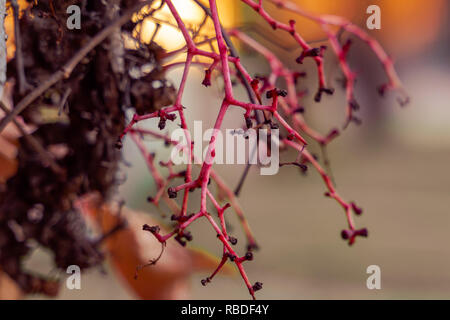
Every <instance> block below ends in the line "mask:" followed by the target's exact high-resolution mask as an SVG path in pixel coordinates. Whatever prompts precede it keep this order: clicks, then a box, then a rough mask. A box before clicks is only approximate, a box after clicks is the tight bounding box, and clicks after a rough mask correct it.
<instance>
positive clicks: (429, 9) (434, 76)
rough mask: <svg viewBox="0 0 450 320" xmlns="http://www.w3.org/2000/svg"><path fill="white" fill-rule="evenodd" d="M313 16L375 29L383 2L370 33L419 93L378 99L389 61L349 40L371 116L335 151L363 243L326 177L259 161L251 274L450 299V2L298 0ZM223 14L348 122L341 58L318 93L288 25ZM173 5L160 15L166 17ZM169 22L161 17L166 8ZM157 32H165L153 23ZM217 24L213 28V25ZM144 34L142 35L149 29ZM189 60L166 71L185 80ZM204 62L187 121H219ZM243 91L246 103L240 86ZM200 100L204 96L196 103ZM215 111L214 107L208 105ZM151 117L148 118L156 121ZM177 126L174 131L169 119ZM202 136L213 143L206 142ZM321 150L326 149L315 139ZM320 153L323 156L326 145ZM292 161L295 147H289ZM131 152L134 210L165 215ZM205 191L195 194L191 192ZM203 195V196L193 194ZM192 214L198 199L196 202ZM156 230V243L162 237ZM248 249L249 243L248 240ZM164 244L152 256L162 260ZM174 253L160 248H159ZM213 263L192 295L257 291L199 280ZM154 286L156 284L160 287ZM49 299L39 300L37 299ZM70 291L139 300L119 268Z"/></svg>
mask: <svg viewBox="0 0 450 320" xmlns="http://www.w3.org/2000/svg"><path fill="white" fill-rule="evenodd" d="M293 2H295V3H297V4H298V5H300V6H302V7H303V8H305V9H308V10H310V11H313V12H317V13H327V14H337V15H341V16H344V17H346V18H348V19H350V20H351V21H353V22H354V23H356V24H357V25H359V26H361V27H363V28H365V23H366V19H367V17H368V16H369V15H368V14H366V8H367V7H368V6H369V5H371V4H377V5H378V6H379V7H380V8H381V30H373V31H368V32H369V33H370V34H371V35H372V36H373V37H375V38H376V39H377V40H379V41H380V42H381V44H382V46H383V47H384V48H385V49H386V51H387V52H388V53H389V54H391V55H392V57H393V58H394V60H395V65H396V69H397V71H398V73H399V75H400V78H401V80H402V81H403V83H404V86H405V88H406V90H407V92H408V93H409V95H410V97H411V103H410V104H409V105H408V106H406V107H404V108H401V107H400V106H399V105H398V104H397V103H396V101H395V98H396V95H395V92H391V93H389V94H388V95H387V96H386V97H384V98H381V97H379V95H378V94H377V91H376V87H377V86H378V85H380V84H382V83H383V82H384V81H385V76H384V73H383V70H382V68H381V66H380V64H379V62H378V60H377V59H376V57H375V56H374V55H373V53H372V52H371V51H370V50H369V49H368V48H367V47H366V46H365V45H364V44H362V43H360V42H359V41H355V42H354V46H352V48H351V51H350V55H349V61H350V64H351V67H352V69H353V70H354V71H356V72H357V73H358V82H357V85H356V98H357V100H358V101H359V104H360V105H361V108H362V110H361V111H360V112H359V115H360V116H361V118H362V120H363V124H362V125H361V126H355V125H351V126H350V127H349V128H348V129H347V130H346V131H345V132H344V133H343V134H342V135H341V136H340V137H339V138H338V139H336V140H335V141H333V143H331V144H330V146H329V148H328V153H329V157H330V160H331V167H332V169H333V174H334V178H335V180H336V183H337V187H338V190H339V192H340V193H341V195H342V196H343V197H344V198H345V199H349V200H355V201H357V203H358V204H359V205H361V206H362V207H363V209H364V213H363V215H362V216H361V217H356V224H357V226H359V227H367V228H368V230H369V237H368V238H367V239H358V240H359V241H357V242H356V244H355V245H354V246H352V247H349V246H348V245H347V244H346V242H344V241H343V240H341V238H340V231H341V230H342V229H343V228H345V227H346V222H345V217H344V215H343V212H342V210H341V208H340V207H338V205H337V204H336V203H335V202H334V201H332V200H329V199H327V198H325V197H324V196H323V193H324V192H325V191H326V190H325V186H324V184H323V182H322V180H321V179H320V177H319V175H318V174H317V173H316V172H314V170H310V171H309V173H308V175H307V176H306V177H304V176H302V175H301V174H300V172H299V171H298V170H297V169H296V168H295V167H283V168H281V169H280V171H279V173H278V174H277V175H275V176H261V175H259V170H258V169H257V168H252V169H251V171H250V174H249V176H248V179H247V180H246V182H245V184H244V187H243V190H242V193H241V195H240V197H239V199H240V203H241V205H242V207H243V209H244V212H245V214H246V216H247V218H248V220H249V223H250V226H251V228H252V230H253V232H254V234H255V236H256V239H257V242H258V244H259V245H260V250H259V251H257V252H256V253H255V259H254V261H253V262H251V263H247V264H246V265H245V267H246V270H247V272H248V275H249V277H250V279H251V281H252V282H254V281H260V282H262V283H263V284H264V288H263V290H261V291H260V292H258V295H257V297H258V298H260V299H448V298H450V248H449V245H448V244H449V243H450V241H449V240H450V232H449V228H450V209H449V208H450V173H449V165H450V90H449V89H450V33H449V30H450V26H449V22H448V21H449V14H450V5H449V3H448V1H445V0H434V1H433V2H429V1H425V0H395V1H392V0H390V1H389V0H384V1H379V0H374V1H361V0H342V1H332V0H293ZM174 3H175V5H176V6H177V8H179V10H180V13H181V15H182V17H183V18H184V19H186V20H187V21H190V22H191V23H192V24H195V23H200V22H201V20H202V12H201V11H199V9H198V8H197V7H196V5H195V4H193V3H190V1H185V0H178V1H175V0H174ZM266 8H267V10H268V11H269V12H270V14H272V15H273V16H274V17H276V18H277V19H279V20H281V21H283V22H287V21H288V20H289V19H291V18H294V19H296V20H297V30H298V31H299V32H300V33H301V34H302V35H303V36H304V37H305V39H307V40H308V41H310V42H318V43H321V41H322V40H323V39H324V34H323V33H322V32H321V31H320V29H319V28H318V27H317V26H316V25H315V24H313V23H311V22H309V21H307V20H305V19H302V18H299V17H296V16H295V15H293V14H291V13H287V12H283V11H280V10H278V9H276V8H275V7H274V6H272V5H270V4H267V5H266ZM219 12H220V13H221V19H222V22H223V23H224V24H225V26H226V27H236V28H240V29H242V30H243V31H246V32H247V33H248V34H249V35H251V36H252V37H253V38H254V39H256V40H257V41H259V42H260V43H262V44H263V45H265V46H266V47H268V48H269V49H270V50H272V51H273V52H274V53H275V54H276V55H277V56H278V57H279V58H280V59H281V60H282V61H283V62H286V64H287V65H288V66H289V67H291V68H293V69H295V70H299V71H306V72H307V74H308V77H307V78H306V79H304V80H302V81H301V84H300V86H301V87H303V88H304V89H305V90H307V92H308V94H307V95H306V96H305V97H304V98H303V100H302V101H303V105H304V106H305V109H306V113H305V117H306V119H307V120H308V121H309V124H310V125H311V126H312V127H314V128H317V129H318V130H319V131H320V132H322V133H326V132H328V131H329V129H331V128H332V127H336V126H337V127H341V126H342V124H343V123H344V120H345V119H344V117H345V98H344V93H343V91H342V90H341V89H339V85H338V82H337V81H336V80H337V79H338V78H339V77H340V70H339V66H338V65H337V61H336V58H335V57H334V56H333V54H332V52H331V50H328V51H329V52H327V54H326V59H325V61H326V74H327V75H328V82H329V85H330V86H333V87H336V88H337V90H336V94H335V95H333V96H331V97H324V99H323V101H322V102H321V103H319V104H317V103H315V102H314V101H313V96H314V93H315V90H316V79H315V68H314V65H313V63H311V61H308V62H305V64H304V65H301V66H300V65H296V64H295V57H297V56H298V55H299V54H300V50H299V49H298V48H297V47H296V46H295V43H294V42H293V41H292V40H291V39H290V38H289V36H288V35H286V34H284V33H282V32H273V31H272V30H271V28H268V27H267V26H266V25H265V23H264V22H263V21H261V20H260V19H259V18H258V17H257V16H256V15H255V14H254V12H253V11H251V10H249V9H248V8H245V7H244V6H242V5H240V4H239V1H229V0H222V1H219ZM164 14H166V18H168V16H167V11H163V12H162V13H161V15H164ZM162 18H164V17H162ZM144 28H145V30H146V32H148V34H149V35H151V34H152V33H153V32H152V30H153V29H154V28H155V27H154V23H153V22H151V21H149V22H148V25H147V26H144ZM211 32H212V31H211ZM143 34H144V35H143V36H145V32H144V33H143ZM155 41H156V42H157V43H159V44H160V45H161V46H163V47H165V48H168V49H175V48H178V47H180V45H181V44H182V39H181V35H180V34H179V33H178V32H177V31H176V30H175V29H173V28H171V27H168V26H167V27H166V26H164V27H163V28H162V29H161V30H160V32H159V33H158V36H157V37H156V38H155ZM236 44H237V45H238V48H239V51H240V55H241V58H242V60H243V64H244V65H245V66H246V67H248V69H249V71H250V73H251V74H264V73H267V72H268V71H269V67H268V65H267V63H266V61H265V60H264V59H262V58H261V57H260V56H258V55H257V54H255V53H254V52H252V51H251V50H250V49H248V48H247V47H246V46H244V45H239V44H238V43H237V41H236ZM181 71H182V69H174V70H173V71H171V72H170V74H169V77H170V79H172V81H173V82H174V83H175V85H178V83H179V81H180V75H181ZM203 75H204V73H203V70H202V69H192V72H191V73H190V78H189V82H188V86H187V88H186V92H185V95H184V98H183V104H184V105H185V106H186V107H187V108H188V110H190V111H189V113H188V121H189V123H190V125H192V122H193V121H194V120H199V119H201V120H203V121H204V123H203V126H204V128H205V127H206V126H207V125H208V127H212V125H213V121H214V119H215V117H216V115H217V112H218V108H219V105H220V101H221V98H222V96H221V83H220V82H217V83H215V84H213V86H212V88H205V87H203V86H202V85H201V81H202V79H203ZM237 92H240V98H241V99H243V100H246V96H245V94H244V92H242V91H239V90H238V91H237ZM199 97H201V99H199ZM205 110H207V111H205ZM239 121H240V122H242V115H241V111H240V110H237V111H234V112H231V113H230V114H229V115H227V118H226V121H225V123H224V126H225V127H227V128H237V123H240V122H239ZM156 125H157V122H152V121H149V122H148V123H146V124H143V125H142V127H145V126H149V127H155V126H156ZM169 129H170V128H169ZM147 145H148V146H149V147H150V148H157V149H161V150H160V151H159V152H158V153H157V156H158V158H157V159H159V160H166V159H167V156H168V151H167V149H164V148H163V146H162V145H161V144H160V143H158V142H148V143H147ZM204 145H206V144H204ZM312 148H313V150H315V151H316V152H319V149H318V148H316V146H312ZM319 154H320V153H319ZM283 157H285V159H289V158H291V159H292V158H293V157H295V154H285V155H283ZM124 158H125V160H126V161H127V162H129V163H130V164H131V166H130V167H126V166H124V167H123V168H122V171H123V174H124V175H126V177H127V181H126V182H125V183H124V184H123V185H122V186H121V187H120V191H119V195H120V197H121V198H123V199H125V200H126V203H127V206H128V207H130V208H133V209H136V210H141V211H145V212H148V213H150V214H153V215H154V217H155V219H158V220H161V221H167V218H163V217H161V215H160V213H158V212H157V210H155V208H154V207H152V206H151V205H149V204H148V203H147V202H146V198H147V196H148V195H149V194H154V192H155V190H156V187H155V185H154V183H153V180H152V178H151V177H150V175H149V173H148V171H147V169H146V166H145V163H144V161H143V160H142V157H141V155H140V154H139V152H138V150H137V148H136V147H135V146H134V145H133V144H132V143H131V142H130V141H128V140H126V141H125V144H124ZM243 169H244V166H242V165H216V170H217V171H218V172H219V173H220V174H221V175H222V176H223V177H224V178H225V180H226V182H227V183H228V184H229V186H230V187H232V188H234V187H235V186H236V184H237V183H238V180H239V178H240V176H241V173H242V171H243ZM196 197H198V195H197V194H196V193H195V194H194V195H193V199H195V198H196ZM192 202H193V203H195V201H194V200H193V201H192ZM192 210H195V207H193V208H192ZM228 217H229V221H228V222H229V224H230V227H231V228H232V231H231V233H232V234H233V235H236V236H237V237H238V238H239V239H242V241H241V242H242V243H240V245H241V246H243V245H244V244H243V242H244V241H243V240H244V236H243V235H242V233H241V229H240V226H239V224H238V221H237V219H236V218H235V216H234V215H233V214H229V215H228ZM190 230H191V231H192V233H193V235H194V241H193V245H195V246H198V247H201V248H202V249H205V250H207V251H208V252H210V253H212V254H214V255H217V256H219V255H221V252H222V247H221V245H220V244H219V242H217V241H215V234H214V232H213V231H212V230H211V228H210V226H209V225H208V224H207V223H205V222H204V221H199V222H197V223H195V224H194V225H193V226H192V228H190ZM153 240H154V239H150V238H149V241H153ZM242 250H243V249H242ZM157 252H158V248H156V249H155V251H153V252H149V253H148V255H149V259H150V258H151V257H154V256H155V255H156V254H157ZM163 259H164V257H163ZM49 263H50V258H49V257H48V256H47V255H46V254H45V252H42V251H38V252H36V254H33V256H32V257H30V259H29V261H28V262H27V264H28V266H29V268H30V269H32V270H40V269H41V270H48V269H46V268H47V267H46V266H47V265H48V264H49ZM369 265H378V266H380V268H381V290H368V289H367V287H366V279H367V277H368V276H369V275H368V274H367V273H366V268H367V267H368V266H369ZM208 273H209V271H203V272H202V273H197V274H195V275H193V276H192V277H190V278H189V280H188V281H189V284H190V285H189V289H188V297H189V298H192V299H241V298H242V299H248V292H247V290H246V288H245V287H244V284H243V282H242V279H241V278H240V277H239V276H238V275H237V274H236V275H234V276H222V275H220V274H219V275H218V276H217V278H216V279H214V281H213V282H212V283H211V284H209V285H208V286H207V287H206V288H205V287H203V286H202V285H201V284H200V279H203V278H205V277H206V276H207V275H208ZM148 285H150V286H151V285H152V284H151V283H150V284H148ZM30 298H40V297H30ZM59 298H62V299H133V298H136V295H135V294H134V292H133V290H132V289H130V287H128V286H127V285H126V284H125V283H124V282H123V281H121V280H120V277H116V276H115V274H114V270H112V269H111V268H110V267H108V266H107V267H106V272H99V271H96V270H92V271H90V272H88V273H87V274H84V275H83V278H82V290H68V289H64V288H63V291H62V294H61V295H60V296H59Z"/></svg>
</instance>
